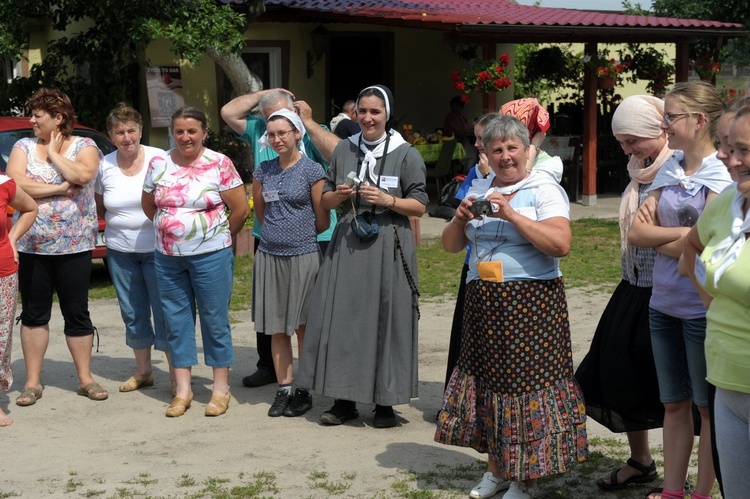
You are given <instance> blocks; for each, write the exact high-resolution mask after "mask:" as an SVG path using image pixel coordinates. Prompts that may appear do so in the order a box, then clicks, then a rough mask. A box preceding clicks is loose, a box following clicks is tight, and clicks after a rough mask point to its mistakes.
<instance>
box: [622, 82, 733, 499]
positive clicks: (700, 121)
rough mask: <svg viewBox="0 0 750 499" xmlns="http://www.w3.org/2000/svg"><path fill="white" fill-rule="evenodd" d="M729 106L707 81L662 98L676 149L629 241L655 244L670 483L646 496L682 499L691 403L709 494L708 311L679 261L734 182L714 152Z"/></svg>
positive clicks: (701, 481)
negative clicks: (693, 231)
mask: <svg viewBox="0 0 750 499" xmlns="http://www.w3.org/2000/svg"><path fill="white" fill-rule="evenodd" d="M723 111H724V103H723V102H722V100H721V97H720V95H719V93H718V92H717V91H716V89H715V88H714V87H713V86H712V85H709V84H707V83H704V82H687V83H678V84H677V85H675V87H674V89H673V90H672V91H671V92H670V93H669V94H667V96H666V98H665V99H664V118H663V120H662V125H661V126H662V129H663V130H664V131H665V132H666V134H667V143H668V145H669V147H670V148H671V149H674V150H675V151H677V152H676V153H675V154H674V155H673V156H672V157H671V158H670V159H669V160H668V161H667V162H666V163H665V164H664V166H663V167H662V168H661V170H660V171H659V173H658V174H657V176H656V178H655V179H654V182H653V184H652V186H651V189H652V190H651V192H650V193H649V197H648V198H647V199H646V201H645V202H644V204H643V206H642V207H641V209H640V211H639V215H638V217H637V218H636V219H635V221H634V222H633V225H632V227H631V229H630V232H629V234H628V240H629V242H630V244H632V245H634V246H640V247H645V248H654V249H655V250H656V258H655V261H654V270H653V291H652V294H651V300H650V302H649V326H650V329H651V343H652V348H653V352H654V361H655V363H656V374H657V378H658V381H659V396H660V399H661V401H662V403H663V404H664V430H663V436H664V444H663V445H664V481H663V482H662V487H660V488H658V489H653V490H652V491H651V492H650V493H649V494H648V495H647V496H646V497H648V498H651V499H653V498H658V497H662V498H670V499H671V498H682V497H684V494H685V493H684V490H683V486H684V483H685V479H686V477H687V468H688V464H689V461H690V454H691V451H692V448H693V417H692V404H693V402H694V403H695V404H696V405H697V406H698V410H699V411H700V414H701V428H700V436H701V439H700V447H699V450H698V481H697V484H696V487H695V492H694V493H693V496H692V497H694V498H696V499H703V498H704V497H709V496H710V493H711V488H712V487H713V483H714V480H715V474H714V471H713V464H712V460H711V443H710V442H711V440H710V423H709V414H708V394H707V384H706V357H705V353H704V350H703V343H704V340H705V336H706V308H705V306H704V305H703V302H702V301H701V297H700V296H699V295H698V292H697V291H696V289H695V288H694V287H693V285H692V283H691V282H690V279H689V278H688V277H683V276H680V275H679V274H678V272H677V264H678V260H679V257H680V255H681V254H682V249H683V244H684V239H685V236H686V235H687V233H688V232H690V228H691V227H692V226H693V225H695V223H696V221H697V220H698V217H699V216H700V214H701V212H702V211H703V208H704V207H705V206H706V204H707V203H709V202H710V201H712V200H713V199H714V198H715V197H716V196H717V195H718V194H719V193H720V192H721V191H723V190H724V188H725V187H727V186H728V185H729V183H730V181H731V179H730V177H729V173H728V172H727V170H726V168H725V167H724V164H723V163H722V162H721V161H720V160H719V159H718V158H717V157H716V148H715V147H714V144H713V137H714V136H715V135H716V126H717V123H718V120H719V118H720V117H721V114H722V112H723Z"/></svg>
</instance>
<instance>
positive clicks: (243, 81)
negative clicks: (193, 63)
mask: <svg viewBox="0 0 750 499" xmlns="http://www.w3.org/2000/svg"><path fill="white" fill-rule="evenodd" d="M206 55H207V56H208V57H209V58H211V59H213V60H214V61H215V62H216V64H218V65H219V66H221V69H223V70H224V73H225V74H226V75H227V78H229V82H230V83H231V84H232V89H233V90H234V94H235V96H239V95H245V94H250V93H255V92H258V91H259V90H263V82H262V81H260V78H258V76H256V75H255V74H253V73H252V72H250V70H249V69H248V67H247V64H245V61H243V60H242V57H241V56H240V55H239V54H231V55H223V54H219V52H218V51H217V50H216V49H214V48H211V49H209V50H208V51H206Z"/></svg>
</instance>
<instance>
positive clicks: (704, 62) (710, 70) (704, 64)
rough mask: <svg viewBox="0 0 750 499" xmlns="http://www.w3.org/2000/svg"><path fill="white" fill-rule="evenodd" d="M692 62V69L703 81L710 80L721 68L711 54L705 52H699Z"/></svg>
mask: <svg viewBox="0 0 750 499" xmlns="http://www.w3.org/2000/svg"><path fill="white" fill-rule="evenodd" d="M692 62H693V69H695V72H696V73H697V74H698V77H699V78H700V79H701V80H703V81H710V80H711V79H712V78H713V77H714V75H715V74H717V73H718V72H719V70H720V69H721V67H720V66H719V63H718V62H716V61H714V60H713V56H712V55H711V54H709V53H705V52H703V53H701V54H699V55H698V57H696V59H695V60H694V61H692Z"/></svg>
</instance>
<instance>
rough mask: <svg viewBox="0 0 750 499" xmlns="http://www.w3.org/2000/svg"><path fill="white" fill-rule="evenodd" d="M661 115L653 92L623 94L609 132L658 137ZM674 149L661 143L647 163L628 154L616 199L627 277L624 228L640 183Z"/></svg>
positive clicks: (651, 176) (634, 209)
mask: <svg viewBox="0 0 750 499" xmlns="http://www.w3.org/2000/svg"><path fill="white" fill-rule="evenodd" d="M663 117H664V101H663V100H661V99H659V98H658V97H654V96H653V95H633V96H631V97H628V98H626V99H625V100H624V101H622V103H620V105H619V106H617V109H616V110H615V114H614V115H612V134H613V135H632V136H634V137H643V138H645V139H658V138H659V137H661V136H662V135H663V134H664V130H662V129H661V122H662V118H663ZM672 154H674V151H673V150H672V149H670V148H669V146H667V144H666V143H665V144H664V147H662V149H661V151H660V152H659V154H658V155H657V157H656V159H655V160H654V162H653V163H651V164H650V165H649V166H646V165H645V163H644V162H643V161H641V160H639V159H638V158H636V157H635V155H632V154H631V155H630V161H628V175H629V176H630V183H628V185H627V187H625V191H624V192H623V193H622V200H621V201H620V251H621V252H622V254H623V255H625V266H626V269H627V270H626V271H627V274H628V278H629V279H630V280H634V279H635V269H634V265H633V261H632V259H633V256H634V255H633V253H632V252H631V251H629V249H628V248H629V245H628V231H629V230H630V226H631V225H632V224H633V220H635V215H636V213H638V194H639V190H640V186H641V185H642V184H650V183H652V182H653V181H654V179H655V178H656V175H657V173H659V170H660V169H661V167H662V165H663V164H664V163H665V162H666V161H667V160H668V159H669V158H671V157H672Z"/></svg>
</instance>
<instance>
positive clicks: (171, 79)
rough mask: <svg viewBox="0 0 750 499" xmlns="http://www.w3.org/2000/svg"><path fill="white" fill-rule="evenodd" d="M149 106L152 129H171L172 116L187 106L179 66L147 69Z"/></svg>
mask: <svg viewBox="0 0 750 499" xmlns="http://www.w3.org/2000/svg"><path fill="white" fill-rule="evenodd" d="M146 86H147V87H148V106H149V108H150V110H151V126H152V127H162V128H164V127H169V125H170V124H171V118H172V114H174V112H175V111H177V110H178V109H180V108H181V107H183V106H184V105H185V98H184V97H183V95H182V76H181V75H180V67H179V66H155V67H148V68H146Z"/></svg>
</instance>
